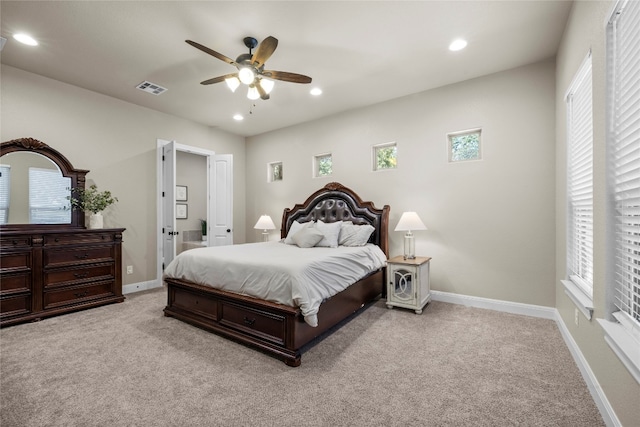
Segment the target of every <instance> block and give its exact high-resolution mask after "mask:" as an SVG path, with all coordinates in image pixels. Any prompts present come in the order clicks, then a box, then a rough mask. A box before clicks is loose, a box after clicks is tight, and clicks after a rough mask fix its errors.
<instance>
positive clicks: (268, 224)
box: [253, 215, 276, 242]
mask: <svg viewBox="0 0 640 427" xmlns="http://www.w3.org/2000/svg"><path fill="white" fill-rule="evenodd" d="M253 228H255V229H256V230H262V241H263V242H268V241H269V231H268V230H275V228H276V226H275V224H274V223H273V221H272V220H271V217H270V216H269V215H262V216H261V217H260V219H258V222H256V225H254V226H253Z"/></svg>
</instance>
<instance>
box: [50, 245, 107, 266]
mask: <svg viewBox="0 0 640 427" xmlns="http://www.w3.org/2000/svg"><path fill="white" fill-rule="evenodd" d="M113 251H114V247H113V246H112V245H109V246H86V247H78V248H60V249H46V250H45V251H44V267H45V268H51V267H56V266H64V265H77V264H79V263H88V262H104V261H113V259H114V256H113V255H114V254H113Z"/></svg>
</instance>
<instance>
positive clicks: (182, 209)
mask: <svg viewBox="0 0 640 427" xmlns="http://www.w3.org/2000/svg"><path fill="white" fill-rule="evenodd" d="M187 213H188V206H187V204H186V203H176V219H187Z"/></svg>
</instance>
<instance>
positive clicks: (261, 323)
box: [220, 302, 286, 344]
mask: <svg viewBox="0 0 640 427" xmlns="http://www.w3.org/2000/svg"><path fill="white" fill-rule="evenodd" d="M220 324H221V325H224V326H227V327H229V328H233V329H238V330H241V331H243V332H247V333H249V334H251V335H254V336H257V337H260V338H262V339H267V340H269V341H272V342H274V343H278V344H284V338H285V327H286V323H285V318H284V316H276V315H272V314H270V313H265V312H262V311H258V310H251V309H249V308H246V307H240V306H237V305H235V304H233V303H226V302H224V303H222V315H221V320H220Z"/></svg>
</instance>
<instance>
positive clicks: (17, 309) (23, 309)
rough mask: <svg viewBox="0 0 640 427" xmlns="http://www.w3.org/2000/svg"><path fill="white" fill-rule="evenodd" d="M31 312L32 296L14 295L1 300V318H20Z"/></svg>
mask: <svg viewBox="0 0 640 427" xmlns="http://www.w3.org/2000/svg"><path fill="white" fill-rule="evenodd" d="M30 312H31V295H30V294H25V295H14V296H11V297H5V298H1V299H0V318H2V319H5V318H7V317H12V316H19V315H24V314H28V313H30Z"/></svg>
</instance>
